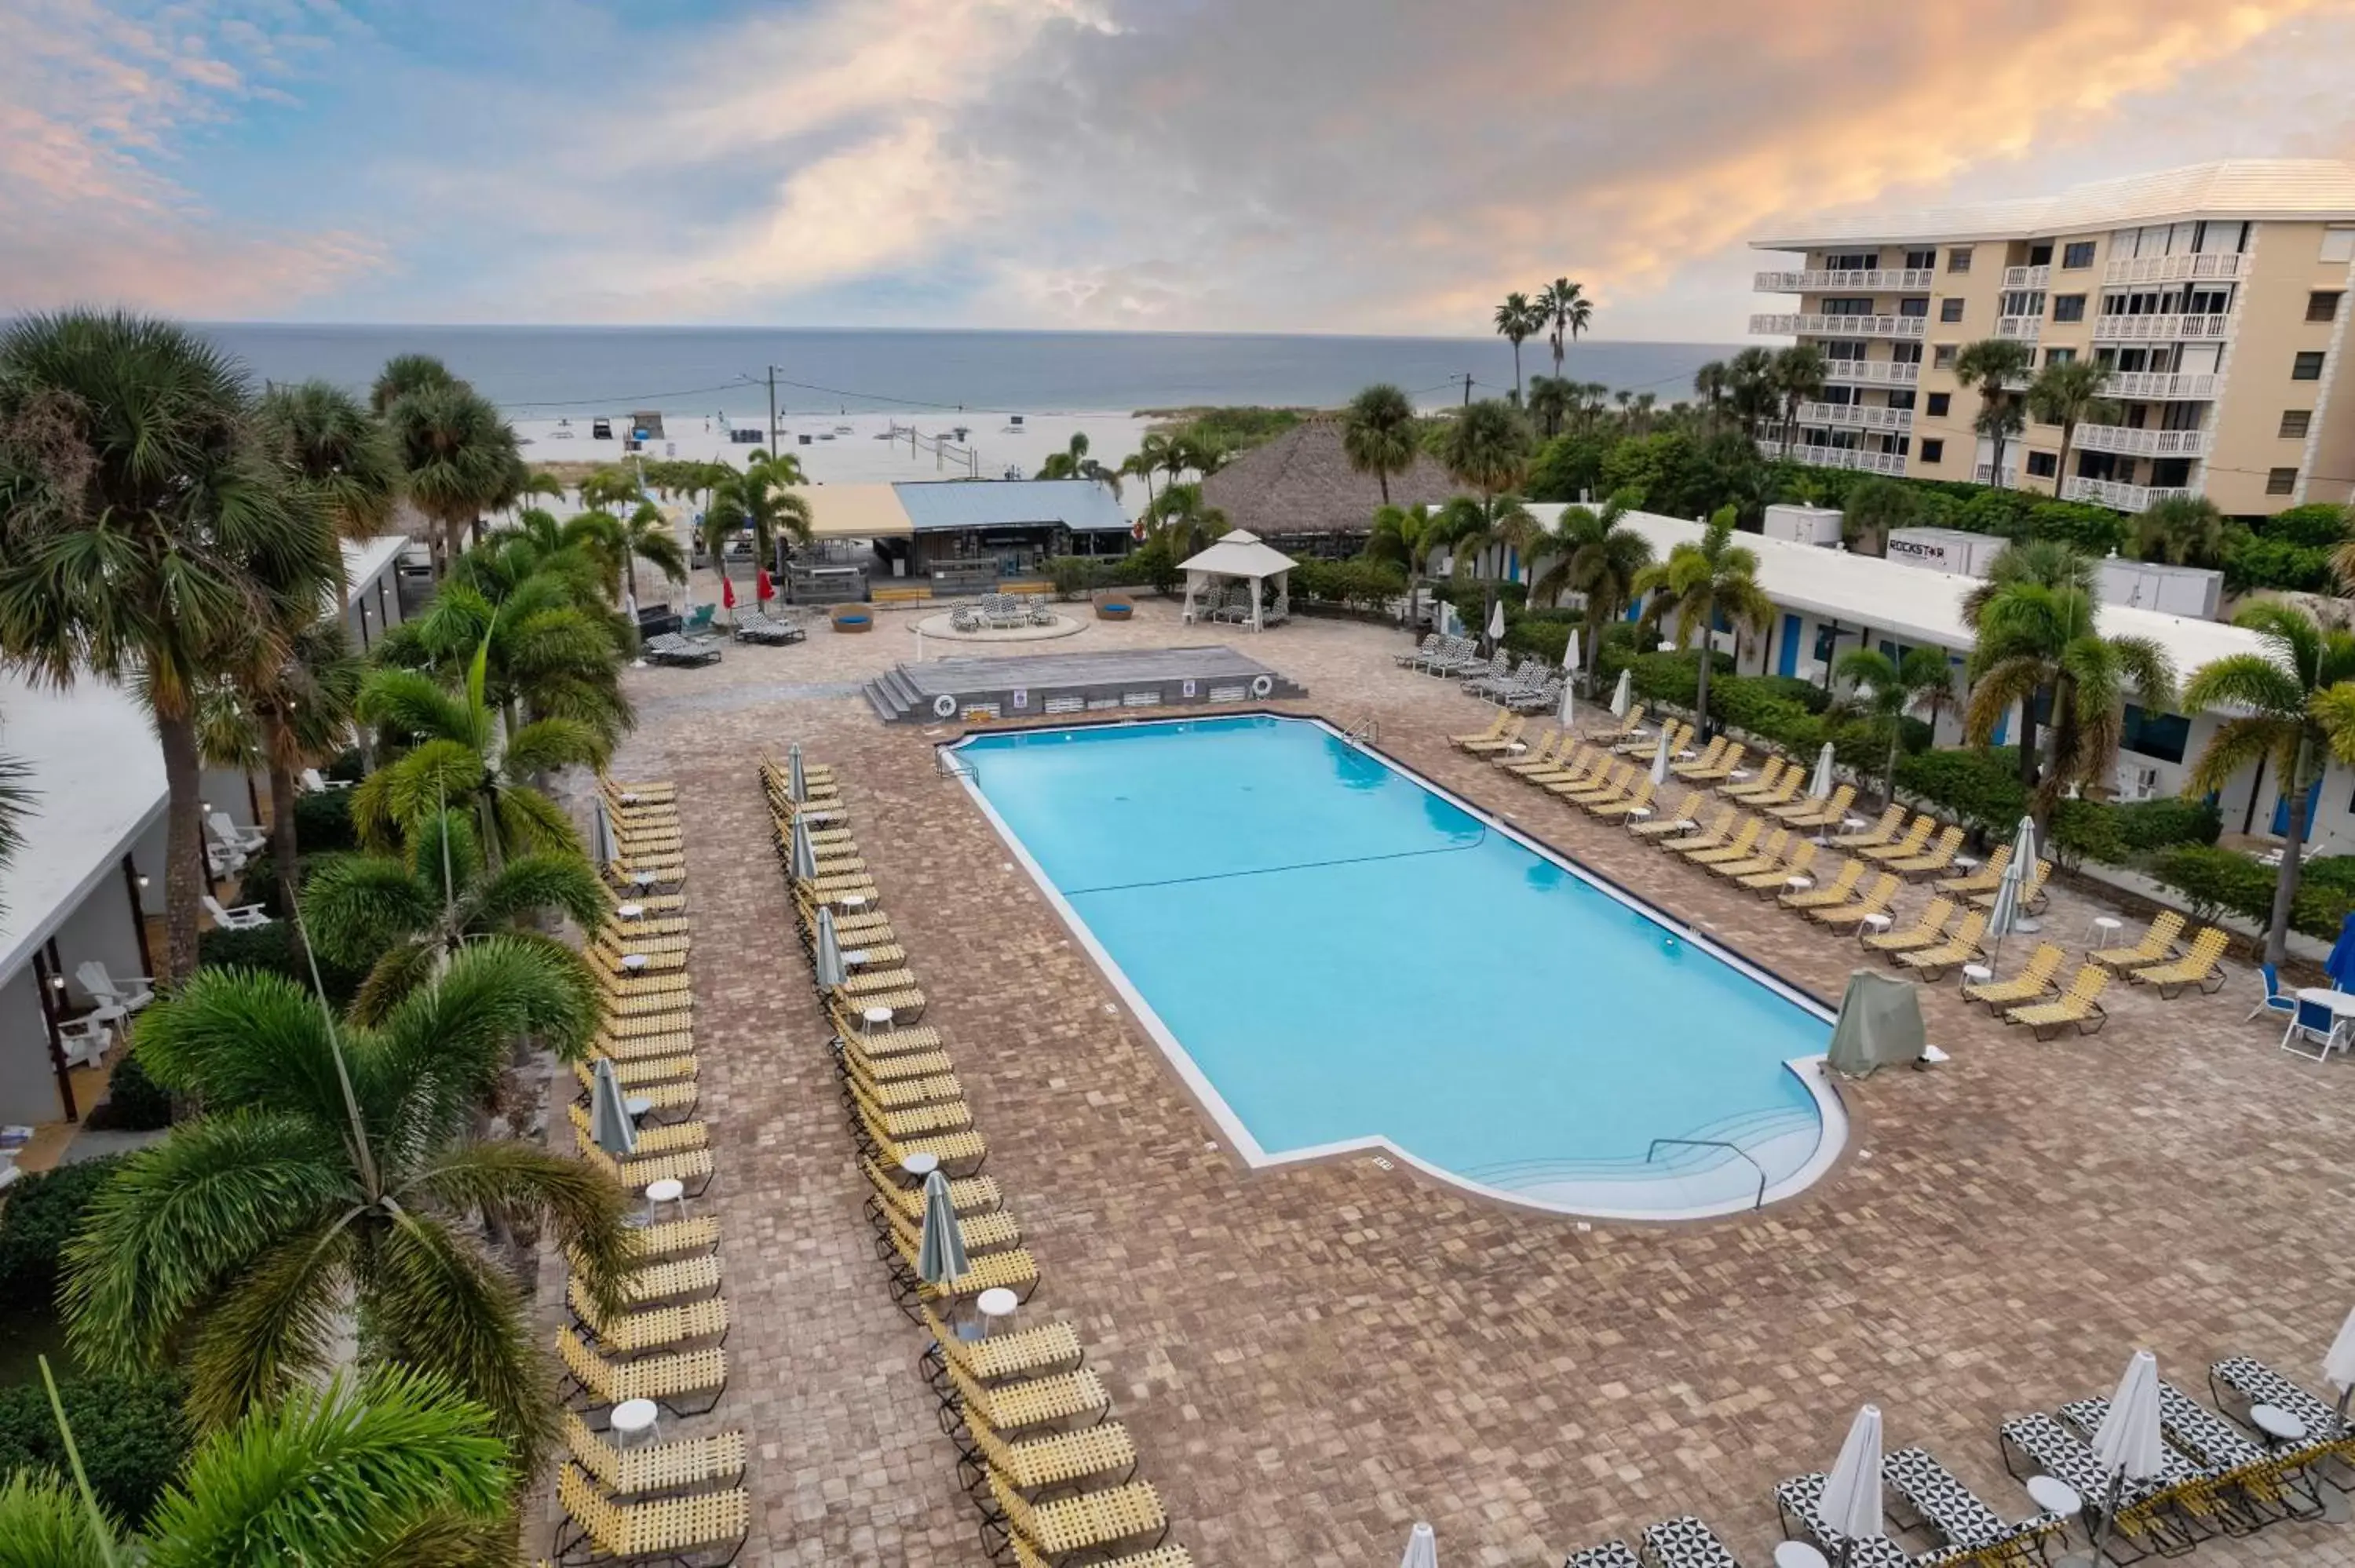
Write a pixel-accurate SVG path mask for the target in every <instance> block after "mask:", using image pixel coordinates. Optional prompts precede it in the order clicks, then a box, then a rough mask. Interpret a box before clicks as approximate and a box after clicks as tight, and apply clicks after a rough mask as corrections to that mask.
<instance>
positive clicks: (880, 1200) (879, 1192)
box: [858, 1154, 1003, 1224]
mask: <svg viewBox="0 0 2355 1568" xmlns="http://www.w3.org/2000/svg"><path fill="white" fill-rule="evenodd" d="M858 1165H859V1169H860V1170H862V1171H865V1172H866V1173H867V1180H868V1182H870V1183H871V1184H872V1185H873V1187H874V1189H875V1191H874V1192H873V1193H872V1194H871V1195H870V1196H869V1197H868V1201H867V1208H868V1217H869V1218H870V1219H872V1220H874V1221H875V1222H876V1223H877V1224H881V1223H882V1218H883V1211H884V1210H885V1209H886V1208H896V1209H898V1210H899V1211H900V1213H903V1214H905V1215H907V1216H908V1217H909V1218H910V1219H911V1220H914V1221H915V1222H917V1223H918V1224H922V1223H923V1218H924V1190H923V1189H922V1187H919V1186H913V1185H911V1184H910V1182H911V1180H912V1179H911V1178H903V1177H898V1176H895V1175H894V1174H893V1173H892V1172H890V1171H886V1170H884V1169H883V1167H882V1166H880V1165H879V1164H877V1163H876V1161H875V1157H874V1156H873V1155H871V1154H862V1155H860V1156H859V1157H858ZM1002 1201H1003V1194H1001V1193H1000V1192H998V1190H997V1178H996V1177H995V1176H964V1177H960V1178H958V1179H957V1180H956V1181H951V1182H950V1183H949V1206H950V1207H951V1208H953V1209H954V1210H955V1211H956V1212H957V1213H960V1214H986V1213H989V1212H990V1211H992V1210H994V1209H996V1207H997V1206H998V1204H999V1203H1000V1202H1002Z"/></svg>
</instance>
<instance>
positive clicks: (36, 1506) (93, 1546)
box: [0, 1469, 123, 1568]
mask: <svg viewBox="0 0 2355 1568" xmlns="http://www.w3.org/2000/svg"><path fill="white" fill-rule="evenodd" d="M110 1522H111V1521H110ZM122 1557H123V1553H122V1552H121V1551H120V1550H119V1548H117V1547H116V1544H115V1540H114V1532H113V1531H112V1530H111V1529H110V1530H108V1531H107V1532H106V1533H105V1534H101V1526H100V1525H99V1524H98V1522H97V1521H96V1520H92V1519H91V1516H90V1510H89V1509H87V1508H86V1507H84V1506H83V1504H82V1499H80V1498H79V1497H77V1496H75V1495H74V1493H73V1491H72V1490H71V1489H69V1487H68V1486H67V1485H66V1483H64V1482H63V1481H61V1480H59V1479H58V1478H54V1477H52V1476H51V1475H50V1474H48V1472H47V1471H43V1470H37V1469H21V1470H18V1471H16V1473H15V1474H14V1475H12V1476H10V1477H9V1478H7V1482H6V1484H5V1485H0V1568H115V1564H116V1563H119V1562H120V1561H121V1560H122Z"/></svg>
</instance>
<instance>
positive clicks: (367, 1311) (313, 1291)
mask: <svg viewBox="0 0 2355 1568" xmlns="http://www.w3.org/2000/svg"><path fill="white" fill-rule="evenodd" d="M594 994H595V993H594V992H593V991H591V990H588V989H586V988H584V987H583V986H582V984H581V979H580V976H579V973H578V971H577V970H567V969H562V968H559V966H557V965H555V964H553V963H551V962H549V956H548V954H547V953H546V952H545V951H544V950H543V949H541V948H537V947H532V946H528V945H526V944H523V943H519V942H516V941H514V940H512V939H510V938H505V937H490V938H485V939H483V940H481V941H478V942H473V943H469V944H468V945H467V946H466V947H465V948H463V949H462V950H461V951H460V952H459V953H458V954H457V955H456V956H455V957H454V958H453V959H451V961H450V964H449V967H448V968H447V969H445V970H444V971H443V972H442V975H441V977H440V978H439V979H438V980H435V981H433V983H432V984H431V985H429V986H426V987H423V988H421V989H420V990H417V991H412V992H410V995H409V996H408V997H406V998H405V999H403V1000H402V1001H400V1003H399V1004H397V1005H396V1006H394V1007H393V1008H392V1009H391V1011H390V1012H388V1013H386V1014H385V1016H384V1018H383V1021H382V1022H380V1023H378V1024H376V1025H374V1026H368V1025H364V1024H361V1023H359V1022H357V1021H355V1020H353V1019H350V1018H344V1019H337V1018H336V1017H334V1016H333V1015H332V1014H331V1013H330V1012H329V1011H328V1010H327V1008H326V1007H325V1004H324V1002H323V1001H321V1000H320V999H319V998H318V997H316V996H315V995H313V994H311V993H310V992H308V991H305V990H304V988H302V987H300V986H298V985H296V984H295V983H294V982H293V981H292V980H288V979H286V978H285V977H283V976H281V975H276V974H270V973H262V972H257V971H254V970H250V969H201V970H199V971H197V973H196V974H195V975H192V976H191V977H189V979H188V980H187V981H186V984H184V985H183V986H182V987H181V988H180V989H179V991H177V992H176V994H174V995H172V996H171V997H169V998H166V999H165V1000H162V1001H157V1002H155V1004H154V1005H153V1006H151V1007H150V1008H149V1009H148V1010H147V1011H146V1012H145V1013H144V1014H143V1015H141V1018H140V1021H139V1026H138V1028H137V1030H136V1032H135V1039H136V1044H137V1049H138V1052H139V1060H140V1063H141V1065H144V1067H145V1068H146V1069H147V1071H148V1072H149V1073H150V1074H151V1075H154V1077H155V1080H156V1082H157V1083H159V1084H161V1085H163V1086H165V1088H167V1089H170V1090H171V1091H173V1092H174V1093H176V1094H180V1095H185V1096H187V1097H190V1098H192V1099H194V1100H196V1101H197V1102H198V1103H199V1104H201V1105H202V1106H203V1107H205V1114H204V1115H203V1116H201V1117H198V1118H194V1119H192V1120H188V1121H183V1122H180V1123H178V1124H176V1126H174V1127H173V1128H172V1130H171V1131H170V1133H168V1134H167V1135H166V1136H165V1139H164V1140H163V1141H162V1142H161V1143H158V1144H155V1145H153V1146H151V1147H149V1148H147V1149H144V1150H140V1151H139V1152H138V1153H136V1154H133V1155H132V1156H130V1157H129V1159H127V1160H125V1161H124V1162H123V1167H122V1169H121V1170H120V1171H118V1172H116V1174H115V1175H114V1177H113V1179H112V1181H110V1182H109V1183H108V1184H107V1186H106V1187H105V1189H104V1190H103V1191H102V1192H100V1193H99V1195H98V1196H97V1198H96V1199H95V1200H94V1201H93V1202H92V1203H91V1208H90V1211H89V1213H88V1216H87V1218H86V1219H85V1221H84V1223H83V1226H82V1229H81V1231H80V1234H78V1235H76V1236H75V1237H74V1238H73V1239H72V1241H71V1242H69V1244H68V1245H67V1247H66V1260H67V1269H68V1273H67V1279H66V1283H65V1286H64V1288H63V1290H62V1292H61V1296H62V1299H63V1302H64V1305H65V1308H66V1324H67V1334H68V1338H69V1342H70V1343H71V1344H72V1346H73V1349H74V1352H75V1354H76V1355H77V1356H78V1357H80V1360H81V1361H82V1363H83V1364H84V1365H86V1366H90V1367H93V1368H97V1369H100V1370H102V1371H108V1372H130V1371H134V1370H138V1369H142V1368H153V1367H155V1366H157V1365H159V1364H162V1363H163V1362H165V1361H167V1360H172V1359H176V1352H177V1351H179V1350H180V1349H181V1348H182V1347H185V1349H186V1364H187V1367H188V1373H189V1392H188V1408H189V1411H190V1414H193V1415H194V1416H195V1417H196V1418H197V1421H198V1423H199V1424H200V1425H206V1426H211V1427H218V1426H223V1425H228V1424H229V1423H230V1422H233V1421H235V1420H236V1419H237V1418H238V1417H239V1416H240V1415H241V1414H244V1413H245V1412H246V1411H248V1410H250V1409H252V1408H253V1407H254V1406H256V1405H258V1404H267V1403H269V1402H271V1401H273V1400H276V1399H280V1398H282V1397H283V1396H284V1395H285V1394H287V1393H289V1392H291V1391H292V1390H293V1389H294V1388H295V1387H297V1386H299V1385H301V1384H303V1383H307V1382H309V1381H311V1380H312V1379H314V1378H315V1377H316V1376H317V1375H318V1374H319V1373H321V1372H325V1371H326V1370H327V1369H328V1367H329V1366H330V1365H331V1364H332V1363H333V1361H334V1359H335V1357H336V1340H337V1338H338V1329H339V1325H340V1323H341V1321H342V1319H343V1314H344V1313H345V1312H346V1310H349V1311H351V1312H353V1313H355V1314H356V1315H357V1318H358V1320H359V1321H360V1322H361V1323H362V1324H363V1325H365V1331H364V1332H363V1333H362V1334H361V1335H360V1340H359V1343H360V1353H361V1356H362V1358H363V1361H364V1362H365V1363H367V1364H370V1365H374V1364H379V1363H380V1364H389V1365H392V1366H397V1367H405V1368H410V1369H413V1370H416V1371H420V1372H431V1373H434V1374H437V1375H439V1376H442V1377H444V1378H446V1379H448V1380H449V1382H450V1383H451V1384H452V1386H453V1387H454V1388H455V1389H457V1390H458V1391H459V1392H460V1393H463V1394H464V1395H465V1396H466V1397H468V1398H470V1399H473V1400H475V1401H477V1402H479V1403H480V1404H483V1405H484V1406H485V1407H486V1408H487V1409H489V1410H490V1412H491V1413H492V1415H493V1417H494V1419H495V1420H496V1423H497V1425H498V1426H499V1429H500V1431H501V1433H502V1435H503V1436H505V1437H506V1439H507V1441H508V1442H509V1444H510V1445H512V1446H513V1452H514V1454H515V1457H517V1460H518V1462H519V1467H521V1468H523V1469H525V1470H526V1471H527V1470H528V1467H529V1464H530V1461H531V1458H532V1457H533V1456H534V1455H535V1454H536V1452H537V1451H538V1448H539V1446H541V1445H542V1444H543V1443H544V1442H545V1441H546V1439H547V1437H548V1436H549V1431H550V1429H551V1428H552V1426H553V1425H554V1411H553V1408H552V1405H551V1403H550V1401H549V1397H548V1383H547V1373H546V1371H545V1369H544V1368H543V1366H542V1364H541V1358H540V1357H539V1356H538V1354H537V1353H536V1352H535V1351H534V1349H533V1343H532V1341H533V1340H534V1338H535V1337H536V1336H535V1333H534V1330H533V1329H532V1326H531V1321H530V1318H529V1312H528V1304H527V1300H526V1298H525V1297H524V1296H523V1294H522V1293H521V1292H520V1291H518V1290H517V1288H516V1286H515V1284H514V1282H513V1280H512V1279H511V1278H509V1277H506V1276H505V1275H504V1274H503V1273H502V1272H501V1270H500V1268H499V1266H498V1265H497V1264H496V1261H495V1260H494V1259H493V1258H492V1256H491V1255H489V1254H488V1253H487V1252H485V1249H484V1246H483V1244H482V1243H481V1242H480V1241H479V1240H478V1239H476V1233H475V1226H476V1224H477V1222H478V1221H479V1220H480V1219H482V1218H483V1217H485V1216H488V1217H491V1218H493V1219H497V1218H499V1217H501V1216H518V1217H519V1216H525V1215H529V1216H533V1217H535V1218H537V1219H538V1220H540V1221H541V1222H543V1223H545V1224H548V1225H549V1228H550V1230H551V1231H552V1232H553V1233H554V1239H556V1240H557V1241H558V1242H559V1243H560V1244H562V1245H566V1246H568V1247H570V1248H572V1249H573V1255H574V1256H575V1257H576V1258H577V1259H578V1260H579V1261H578V1264H577V1271H576V1273H575V1276H574V1277H575V1278H577V1279H580V1280H581V1282H582V1284H583V1285H584V1287H587V1288H588V1289H589V1290H591V1293H592V1294H593V1295H595V1296H596V1297H597V1298H600V1299H601V1301H602V1303H604V1304H606V1305H608V1306H609V1307H610V1306H611V1305H613V1304H617V1303H618V1300H619V1298H620V1294H621V1288H620V1287H621V1283H622V1279H623V1275H624V1273H625V1271H626V1269H627V1268H628V1266H629V1264H628V1259H629V1256H630V1245H629V1237H630V1230H629V1227H628V1225H627V1224H626V1223H625V1218H624V1216H625V1214H626V1213H627V1210H628V1208H629V1200H628V1196H627V1194H626V1193H624V1192H623V1191H622V1189H621V1187H620V1186H619V1185H618V1184H616V1183H615V1182H613V1181H612V1180H610V1179H609V1178H607V1177H606V1176H604V1175H603V1174H602V1172H600V1171H596V1170H595V1169H594V1168H592V1167H591V1166H589V1165H586V1164H584V1163H583V1162H581V1160H574V1159H572V1158H570V1157H569V1156H567V1155H562V1154H557V1153H553V1152H551V1151H549V1150H545V1149H542V1148H540V1147H539V1146H538V1145H537V1144H534V1143H527V1142H524V1141H521V1140H516V1139H474V1137H472V1136H471V1129H472V1127H473V1125H474V1117H475V1110H476V1107H477V1106H478V1105H479V1104H480V1102H481V1101H482V1100H483V1099H484V1098H485V1097H486V1096H487V1095H488V1094H489V1092H490V1091H491V1090H492V1088H493V1087H494V1086H496V1084H497V1082H498V1080H499V1077H500V1075H501V1073H502V1071H503V1070H504V1068H505V1066H506V1061H507V1055H508V1052H509V1049H510V1047H511V1044H512V1042H513V1041H514V1039H515V1038H516V1037H517V1035H520V1034H527V1033H528V1034H535V1035H538V1037H540V1038H541V1039H543V1040H545V1041H547V1042H549V1044H553V1045H554V1046H555V1047H556V1048H557V1049H558V1050H559V1052H560V1053H562V1054H578V1053H579V1052H580V1051H581V1050H582V1049H584V1048H585V1046H586V1044H587V1041H588V1039H589V1036H590V1034H591V1032H592V1031H593V1030H594V1029H595V1027H596V1023H597V1008H596V1004H595V1001H594Z"/></svg>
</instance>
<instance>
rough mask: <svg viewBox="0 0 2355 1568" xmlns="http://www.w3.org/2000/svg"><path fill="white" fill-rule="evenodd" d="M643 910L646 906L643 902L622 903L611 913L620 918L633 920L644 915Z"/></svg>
mask: <svg viewBox="0 0 2355 1568" xmlns="http://www.w3.org/2000/svg"><path fill="white" fill-rule="evenodd" d="M645 912H646V906H645V905H643V904H624V905H623V906H621V907H619V908H618V909H615V910H614V911H613V914H614V915H615V916H617V917H618V918H620V919H623V920H635V919H638V918H639V917H640V916H644V915H645Z"/></svg>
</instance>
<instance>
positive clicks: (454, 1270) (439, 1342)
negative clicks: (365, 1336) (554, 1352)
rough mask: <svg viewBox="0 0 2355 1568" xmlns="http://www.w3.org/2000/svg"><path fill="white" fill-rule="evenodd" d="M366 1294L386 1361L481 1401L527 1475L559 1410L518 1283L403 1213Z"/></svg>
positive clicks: (438, 1228)
mask: <svg viewBox="0 0 2355 1568" xmlns="http://www.w3.org/2000/svg"><path fill="white" fill-rule="evenodd" d="M366 1298H367V1301H368V1310H369V1321H370V1325H371V1327H372V1328H373V1329H374V1330H375V1334H376V1340H375V1342H376V1345H377V1347H378V1351H379V1352H380V1353H381V1354H382V1355H383V1357H384V1358H385V1360H387V1361H390V1362H392V1363H394V1364H396V1365H400V1366H405V1367H409V1368H412V1369H415V1370H417V1371H421V1372H433V1373H437V1374H439V1375H440V1376H442V1377H443V1378H445V1379H447V1380H448V1382H449V1383H450V1384H451V1386H452V1387H453V1388H456V1389H458V1390H460V1391H462V1392H463V1393H464V1394H465V1395H466V1396H467V1397H468V1398H469V1399H472V1400H474V1401H476V1402H477V1403H479V1404H482V1405H483V1406H484V1408H485V1409H486V1410H488V1411H489V1412H490V1414H491V1419H492V1421H493V1423H494V1424H495V1425H496V1428H497V1430H498V1431H499V1432H500V1434H501V1435H502V1436H505V1437H506V1440H507V1442H508V1444H509V1445H510V1449H511V1456H510V1457H511V1460H512V1462H513V1464H514V1467H515V1468H516V1470H517V1472H518V1473H521V1474H528V1473H529V1472H530V1471H531V1470H532V1469H533V1468H534V1467H535V1466H536V1464H537V1462H538V1456H539V1454H540V1452H541V1450H542V1449H543V1448H545V1447H546V1446H547V1444H548V1441H549V1436H551V1434H552V1433H553V1431H554V1428H555V1412H554V1410H553V1408H552V1407H551V1404H550V1401H549V1397H548V1392H547V1390H548V1382H547V1377H548V1374H547V1369H546V1367H545V1366H544V1365H543V1361H542V1358H541V1357H540V1356H539V1355H538V1353H537V1352H536V1351H535V1350H534V1348H533V1345H532V1340H531V1335H530V1332H529V1330H528V1327H527V1324H526V1322H525V1318H524V1311H523V1302H522V1300H521V1298H519V1297H518V1296H517V1292H516V1289H515V1287H513V1286H512V1285H511V1284H509V1283H508V1282H507V1280H506V1278H505V1277H503V1276H502V1275H501V1274H500V1273H499V1271H498V1270H497V1269H496V1267H495V1266H492V1264H491V1263H490V1262H489V1260H487V1259H486V1258H485V1257H484V1256H483V1255H481V1253H480V1252H479V1251H477V1250H476V1249H475V1248H474V1246H472V1245H469V1244H468V1243H466V1242H464V1241H462V1240H460V1239H459V1238H458V1237H457V1236H456V1235H454V1234H452V1233H451V1232H450V1231H449V1230H448V1229H446V1228H445V1227H443V1226H442V1224H439V1223H437V1222H436V1221H434V1220H432V1219H431V1218H429V1217H427V1216H426V1215H423V1214H421V1213H415V1212H413V1211H410V1210H406V1209H404V1210H403V1211H402V1212H401V1213H400V1214H399V1215H398V1216H397V1217H396V1221H395V1224H393V1227H392V1228H391V1229H390V1230H389V1231H388V1232H387V1233H386V1234H385V1235H384V1236H383V1238H382V1240H381V1241H380V1243H379V1244H378V1249H377V1253H376V1256H375V1258H374V1260H373V1269H372V1277H371V1278H370V1279H369V1280H368V1285H367V1288H366Z"/></svg>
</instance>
